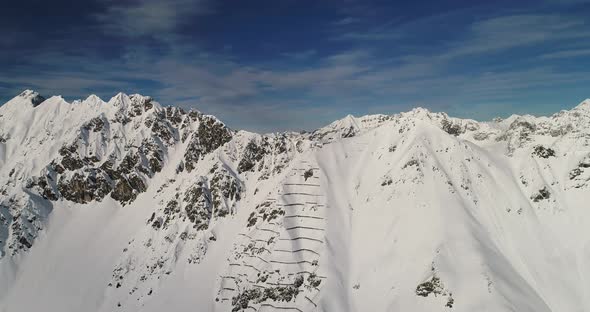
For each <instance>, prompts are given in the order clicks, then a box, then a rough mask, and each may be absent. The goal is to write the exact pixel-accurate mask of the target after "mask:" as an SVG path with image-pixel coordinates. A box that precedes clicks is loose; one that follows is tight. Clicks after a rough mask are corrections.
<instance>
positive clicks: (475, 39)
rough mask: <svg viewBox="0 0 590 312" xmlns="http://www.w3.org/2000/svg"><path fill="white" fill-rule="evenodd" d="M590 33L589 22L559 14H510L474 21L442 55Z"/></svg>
mask: <svg viewBox="0 0 590 312" xmlns="http://www.w3.org/2000/svg"><path fill="white" fill-rule="evenodd" d="M589 37H590V30H589V29H588V27H587V25H586V22H585V21H584V20H581V19H576V18H573V17H563V16H559V15H509V16H501V17H495V18H490V19H486V20H483V21H479V22H476V23H474V24H472V25H471V27H470V31H469V33H468V34H467V36H466V37H465V38H464V39H463V40H460V41H457V42H455V43H454V45H453V46H452V48H451V49H449V50H448V51H447V52H446V53H445V54H443V55H442V56H443V57H447V58H451V57H459V56H467V55H475V54H482V53H492V52H499V51H504V50H508V49H512V48H518V47H526V46H531V45H534V44H541V43H543V44H548V43H555V42H559V41H566V40H574V39H584V38H589Z"/></svg>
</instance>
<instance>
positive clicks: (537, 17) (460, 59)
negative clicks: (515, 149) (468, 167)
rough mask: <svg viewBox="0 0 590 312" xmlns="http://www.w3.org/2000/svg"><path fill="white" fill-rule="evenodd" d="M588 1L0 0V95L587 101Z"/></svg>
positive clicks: (239, 106) (471, 111)
mask: <svg viewBox="0 0 590 312" xmlns="http://www.w3.org/2000/svg"><path fill="white" fill-rule="evenodd" d="M589 83H590V2H589V1H583V0H565V1H557V0H547V1H543V0H537V1H525V0H519V1H475V0H471V1H461V0H454V1H442V0H441V1H412V2H411V3H407V1H403V2H402V1H399V2H397V1H354V0H348V1H344V0H341V1H336V0H324V1H303V0H274V1H255V0H250V1H213V0H168V1H157V0H135V1H116V0H96V1H75V2H74V1H61V0H55V1H29V0H22V1H6V2H5V3H4V4H3V7H2V10H0V102H2V103H3V102H5V101H6V100H8V99H10V98H12V97H13V96H14V95H16V94H18V93H19V92H20V91H21V90H23V89H25V88H32V89H35V90H37V91H39V92H40V93H41V94H43V95H46V96H47V95H53V94H60V95H62V96H64V97H65V98H66V99H68V100H73V99H77V98H85V97H86V96H88V95H89V94H91V93H95V94H97V95H99V96H101V97H102V98H103V99H109V98H110V97H111V96H113V95H114V94H116V93H117V92H119V91H123V92H126V93H141V94H144V95H151V96H153V97H154V98H156V99H157V100H158V101H159V102H160V103H162V104H164V105H178V106H182V107H185V108H190V107H194V108H196V109H198V110H201V111H203V112H205V113H210V114H214V115H216V116H218V117H219V118H221V119H222V120H224V121H225V122H226V123H227V124H228V125H229V126H231V127H233V128H240V129H249V130H254V131H262V132H266V131H278V130H287V129H289V130H301V129H307V130H309V129H314V128H316V127H319V126H322V125H324V124H327V123H329V122H331V121H333V120H335V119H338V118H341V117H343V116H345V115H346V114H354V115H364V114H370V113H385V114H390V113H396V112H400V111H406V110H409V109H411V108H412V107H416V106H422V107H426V108H428V109H431V110H434V111H446V112H447V113H449V114H450V115H453V116H458V117H467V118H474V119H479V120H489V119H491V118H493V117H495V116H508V115H510V114H512V113H531V114H551V113H553V112H556V111H559V110H561V109H567V108H570V107H573V106H575V105H576V104H577V103H579V102H581V101H582V100H584V99H586V98H589V97H590V88H589V86H590V84H589Z"/></svg>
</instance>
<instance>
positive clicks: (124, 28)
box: [94, 0, 212, 37]
mask: <svg viewBox="0 0 590 312" xmlns="http://www.w3.org/2000/svg"><path fill="white" fill-rule="evenodd" d="M103 3H104V4H105V5H106V10H105V11H104V12H100V13H96V14H95V15H94V17H95V19H96V20H97V21H98V22H99V23H100V24H101V27H102V29H103V30H104V31H105V32H107V33H109V34H111V35H113V34H115V35H121V36H128V37H139V36H145V35H159V34H161V33H170V32H172V31H173V30H174V29H175V28H176V27H177V26H178V25H181V24H183V23H185V22H186V21H187V18H189V17H191V16H196V15H203V14H210V13H211V12H212V8H211V5H210V3H209V2H208V1H206V0H169V1H159V0H139V1H133V2H126V1H116V0H103Z"/></svg>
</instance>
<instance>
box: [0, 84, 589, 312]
mask: <svg viewBox="0 0 590 312" xmlns="http://www.w3.org/2000/svg"><path fill="white" fill-rule="evenodd" d="M588 202H590V100H587V101H585V102H583V103H582V104H580V105H578V106H577V107H575V108H573V109H571V110H569V111H562V112H559V113H557V114H555V115H553V116H551V117H533V116H511V117H510V118H507V119H505V120H495V121H493V122H489V123H484V122H477V121H474V120H465V119H457V118H451V117H449V116H447V115H446V114H444V113H431V112H429V111H427V110H425V109H421V108H418V109H414V110H412V111H410V112H407V113H401V114H397V115H391V116H387V115H372V116H365V117H361V118H355V117H353V116H347V117H346V118H344V119H342V120H338V121H335V122H334V123H332V124H330V125H328V126H326V127H324V128H321V129H318V130H316V131H314V132H312V133H277V134H266V135H260V134H256V133H250V132H246V131H234V130H231V129H229V128H228V127H226V126H225V125H224V124H223V123H222V122H221V121H220V120H218V119H217V118H215V117H213V116H208V115H204V114H201V113H199V112H197V111H190V112H185V111H183V110H182V109H178V108H174V107H163V106H161V105H160V104H159V103H157V102H155V101H154V100H153V99H151V98H150V97H145V96H141V95H131V96H128V95H125V94H118V95H116V96H115V97H113V98H112V99H110V100H109V101H108V102H104V101H103V100H101V99H100V98H98V97H96V96H90V97H88V98H87V99H86V100H81V101H74V102H72V103H68V102H66V101H64V100H63V99H62V98H61V97H55V96H54V97H50V98H48V99H45V98H43V97H41V96H40V95H39V94H37V93H36V92H33V91H30V90H27V91H25V92H23V93H22V94H20V95H18V96H17V97H15V98H14V99H12V100H10V101H9V102H7V103H6V104H4V105H2V106H0V311H3V312H8V311H41V310H42V311H60V312H61V311H162V310H164V309H166V310H169V311H250V310H252V311H299V312H303V311H305V312H306V311H535V312H540V311H559V312H562V311H590V295H589V294H590V266H588V263H590V236H589V235H588V234H589V233H590V232H589V230H588V229H589V228H590V206H589V205H588Z"/></svg>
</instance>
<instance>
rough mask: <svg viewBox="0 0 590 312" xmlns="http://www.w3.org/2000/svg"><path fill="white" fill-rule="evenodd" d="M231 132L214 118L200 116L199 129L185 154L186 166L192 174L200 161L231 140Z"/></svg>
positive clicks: (192, 137) (193, 135)
mask: <svg viewBox="0 0 590 312" xmlns="http://www.w3.org/2000/svg"><path fill="white" fill-rule="evenodd" d="M231 137H232V134H231V131H230V130H229V129H228V128H227V127H226V126H225V125H224V124H223V123H221V122H220V121H219V120H217V119H216V118H214V117H212V116H200V118H199V127H198V129H197V131H196V132H194V133H193V134H192V136H191V139H190V142H189V145H188V147H187V149H186V153H185V154H184V165H185V167H186V169H187V170H188V171H189V172H190V171H192V170H193V169H194V168H195V166H196V163H197V162H198V161H199V159H200V158H201V157H202V156H203V155H205V154H208V153H210V152H212V151H213V150H215V149H217V148H219V147H220V146H222V145H223V144H225V143H227V142H229V140H231Z"/></svg>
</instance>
